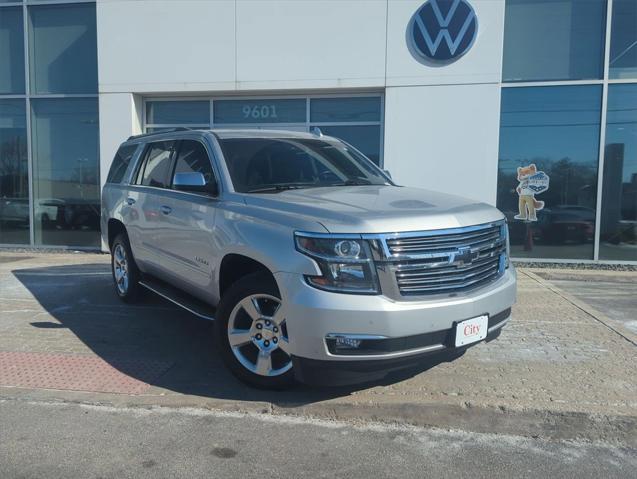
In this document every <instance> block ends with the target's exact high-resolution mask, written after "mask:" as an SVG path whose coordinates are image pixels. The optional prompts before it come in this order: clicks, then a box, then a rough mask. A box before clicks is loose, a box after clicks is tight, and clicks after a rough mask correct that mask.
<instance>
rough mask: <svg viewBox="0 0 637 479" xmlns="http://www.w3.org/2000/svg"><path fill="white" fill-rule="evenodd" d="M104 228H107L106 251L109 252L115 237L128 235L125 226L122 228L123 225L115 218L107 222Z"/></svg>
mask: <svg viewBox="0 0 637 479" xmlns="http://www.w3.org/2000/svg"><path fill="white" fill-rule="evenodd" d="M106 228H107V239H108V250H109V251H110V250H111V248H112V247H113V241H115V238H116V237H117V235H118V234H121V233H124V234H125V235H128V233H127V232H126V226H124V223H122V222H121V221H120V220H118V219H115V218H111V219H109V220H108V223H107V225H106Z"/></svg>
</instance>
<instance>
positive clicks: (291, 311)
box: [275, 266, 516, 369]
mask: <svg viewBox="0 0 637 479" xmlns="http://www.w3.org/2000/svg"><path fill="white" fill-rule="evenodd" d="M275 277H276V280H277V283H278V285H279V290H280V291H281V293H282V295H283V298H282V299H283V305H284V307H285V308H286V311H285V313H286V318H287V319H286V321H287V329H288V335H289V338H290V349H291V354H292V355H293V356H294V357H295V358H296V361H297V363H298V362H299V360H300V361H302V360H313V361H322V362H334V363H344V362H348V363H352V364H353V362H359V363H361V362H366V361H369V362H371V363H370V366H369V367H371V368H372V369H373V368H375V367H380V366H381V364H380V363H378V361H385V360H392V361H395V360H400V359H403V358H407V359H409V358H410V357H411V358H412V359H413V360H414V361H417V358H418V356H422V355H423V354H429V353H440V352H443V351H446V350H450V349H453V348H452V346H451V345H450V343H449V342H448V339H447V336H448V334H449V331H450V330H452V329H453V328H454V324H455V323H456V322H459V321H463V320H465V319H469V318H474V317H476V316H481V315H488V316H489V317H490V318H493V317H495V316H496V315H498V314H501V313H503V312H505V311H506V310H508V309H510V308H511V306H512V305H513V303H514V302H515V296H516V274H515V269H514V268H513V266H511V267H510V268H508V269H507V270H506V272H505V273H504V275H503V276H502V277H501V278H499V279H498V280H496V281H494V282H493V283H490V284H488V285H486V286H483V287H481V288H478V289H476V290H473V291H470V292H467V293H463V294H460V293H458V294H456V295H455V296H450V297H445V298H439V297H437V298H431V299H427V300H423V301H413V300H411V301H393V300H391V299H389V298H387V297H385V296H382V295H379V296H364V295H353V294H339V293H331V292H327V291H321V290H318V289H316V288H313V287H311V286H309V285H308V284H307V283H306V282H305V280H304V279H303V277H302V275H300V274H295V273H282V272H279V273H276V274H275ZM506 320H508V318H506ZM506 320H504V321H501V322H500V323H501V324H498V325H497V326H498V327H497V328H496V327H495V326H496V325H495V324H490V325H489V331H490V333H494V332H495V330H496V329H500V328H501V327H502V326H503V325H504V324H505V323H506ZM492 328H493V329H492ZM433 333H435V334H434V336H435V335H438V336H437V337H438V338H439V340H438V342H435V343H433V344H426V342H425V343H422V344H420V345H419V344H418V343H417V342H413V341H412V339H413V337H421V339H427V338H426V336H427V335H431V334H433ZM331 335H354V336H357V335H358V336H373V337H378V338H384V339H389V340H390V341H389V343H388V344H390V343H391V344H392V346H391V347H388V348H385V350H383V348H380V350H379V351H377V352H374V353H372V354H363V355H360V354H357V355H353V356H352V355H342V354H335V353H334V352H333V351H330V348H329V347H328V342H327V341H326V338H328V337H330V336H331ZM401 343H402V344H404V345H405V347H404V348H400V347H396V344H399V345H400V344H401ZM425 348H426V349H425ZM372 363H376V366H374V365H372Z"/></svg>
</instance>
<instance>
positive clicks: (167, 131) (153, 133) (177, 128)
mask: <svg viewBox="0 0 637 479" xmlns="http://www.w3.org/2000/svg"><path fill="white" fill-rule="evenodd" d="M190 130H193V128H187V127H185V126H178V127H176V128H167V129H165V130H162V131H153V132H151V133H142V134H140V135H131V136H129V137H128V140H126V141H130V140H136V139H138V138H146V137H147V136H153V135H161V134H162V133H172V132H174V131H190Z"/></svg>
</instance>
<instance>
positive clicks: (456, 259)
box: [449, 246, 480, 264]
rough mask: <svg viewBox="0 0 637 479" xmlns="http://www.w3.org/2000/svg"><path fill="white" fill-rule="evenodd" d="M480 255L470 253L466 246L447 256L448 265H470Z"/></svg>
mask: <svg viewBox="0 0 637 479" xmlns="http://www.w3.org/2000/svg"><path fill="white" fill-rule="evenodd" d="M479 254H480V253H478V252H477V251H471V248H469V247H468V246H463V247H462V248H458V251H456V252H455V253H452V254H450V255H449V263H460V264H470V263H472V262H473V260H474V259H476V258H477V257H478V255H479Z"/></svg>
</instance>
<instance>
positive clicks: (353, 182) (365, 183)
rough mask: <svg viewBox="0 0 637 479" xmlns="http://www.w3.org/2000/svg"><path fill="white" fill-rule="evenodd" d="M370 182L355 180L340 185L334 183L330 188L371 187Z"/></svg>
mask: <svg viewBox="0 0 637 479" xmlns="http://www.w3.org/2000/svg"><path fill="white" fill-rule="evenodd" d="M371 184H372V182H371V181H369V180H363V179H357V180H345V181H343V182H341V183H335V184H334V185H330V186H366V185H371Z"/></svg>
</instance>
